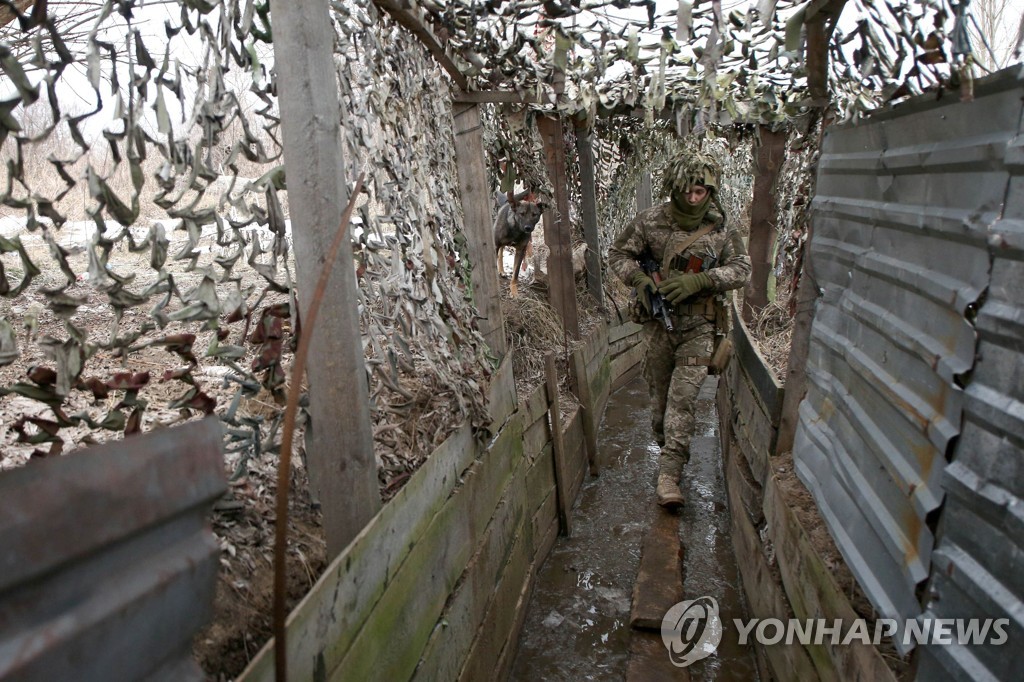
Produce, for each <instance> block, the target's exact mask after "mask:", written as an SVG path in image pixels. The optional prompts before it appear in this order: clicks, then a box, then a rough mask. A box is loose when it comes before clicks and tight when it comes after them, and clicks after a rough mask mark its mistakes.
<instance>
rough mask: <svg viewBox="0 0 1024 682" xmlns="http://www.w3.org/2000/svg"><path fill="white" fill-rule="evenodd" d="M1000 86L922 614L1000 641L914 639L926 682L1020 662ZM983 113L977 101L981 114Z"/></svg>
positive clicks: (1014, 171) (1021, 395) (1018, 447)
mask: <svg viewBox="0 0 1024 682" xmlns="http://www.w3.org/2000/svg"><path fill="white" fill-rule="evenodd" d="M1010 85H1011V86H1012V87H1011V88H1009V89H1008V90H1007V92H1006V93H1005V94H1004V95H1003V96H1002V97H1000V98H998V99H997V98H995V97H993V98H992V100H991V101H992V102H993V105H992V108H995V106H1000V107H1005V113H1004V115H1002V116H1000V118H999V120H1000V122H1005V124H1006V125H1009V126H1010V132H1011V133H1012V136H1011V139H1010V140H1009V143H1008V145H1007V146H1006V148H1005V156H1004V157H1003V158H1002V161H1003V164H1004V166H1005V170H1006V172H1007V173H1008V175H1009V177H1008V184H1006V185H1005V187H1006V190H1007V191H1006V207H1005V210H1004V211H1003V216H1002V219H1000V220H996V221H995V222H994V223H992V224H991V225H990V227H989V245H990V247H991V252H992V262H991V278H990V280H989V286H988V292H987V294H986V296H985V299H984V302H983V304H982V305H981V306H980V308H979V309H978V314H977V319H976V320H975V326H976V328H977V330H978V336H979V343H978V360H977V364H976V366H975V369H974V372H973V373H972V374H971V376H970V378H969V380H968V381H967V382H966V388H965V391H964V417H963V429H962V433H961V436H960V439H959V441H958V442H957V444H956V448H955V449H954V451H953V461H952V464H950V466H949V467H947V468H946V472H945V476H944V478H943V486H944V487H945V489H946V492H947V497H946V505H945V509H944V510H943V513H942V519H941V521H940V523H939V535H940V540H939V543H938V546H937V547H936V549H935V552H934V553H933V555H932V561H933V570H932V579H931V582H930V584H929V590H928V601H927V602H926V607H927V611H926V613H925V616H926V617H931V618H972V617H973V618H980V619H989V618H1007V619H1008V620H1009V623H1008V625H1007V626H1006V634H1007V635H1008V637H1009V640H1008V642H1007V643H1005V644H1003V645H1001V646H999V645H993V644H989V645H986V646H976V645H975V646H961V645H959V644H953V645H950V646H926V647H923V649H922V652H921V663H920V667H919V669H918V679H919V680H928V681H929V682H930V681H931V680H944V679H955V680H962V679H971V680H986V679H998V680H1013V679H1020V676H1021V670H1022V669H1024V648H1022V647H1021V644H1024V603H1022V596H1024V122H1022V121H1021V94H1022V93H1021V86H1020V82H1017V83H1011V84H1010ZM987 101H989V100H988V99H986V100H983V101H982V102H980V104H982V106H985V104H986V102H987ZM997 101H998V105H997V104H995V102H997ZM993 114H995V112H994V111H993V112H991V114H990V113H989V112H988V111H987V110H986V113H985V118H988V117H989V116H991V115H993ZM1014 116H1015V117H1016V118H1015V119H1014V118H1013V117H1014ZM1011 119H1013V120H1011Z"/></svg>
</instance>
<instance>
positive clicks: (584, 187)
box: [576, 122, 604, 307]
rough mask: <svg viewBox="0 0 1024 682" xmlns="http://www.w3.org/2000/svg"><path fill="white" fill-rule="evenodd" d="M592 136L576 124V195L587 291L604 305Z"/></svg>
mask: <svg viewBox="0 0 1024 682" xmlns="http://www.w3.org/2000/svg"><path fill="white" fill-rule="evenodd" d="M593 140H594V136H593V134H592V132H591V130H590V127H589V126H587V125H586V123H585V122H584V123H583V124H582V125H579V124H577V126H576V152H577V153H578V154H579V157H580V194H581V196H582V203H583V206H582V207H581V208H582V210H583V236H584V238H585V239H586V240H587V256H586V259H587V290H588V291H589V292H590V295H591V296H593V298H594V300H595V301H596V302H597V305H599V306H602V307H604V283H603V281H602V277H603V275H602V273H601V236H600V233H599V232H598V225H597V187H596V184H597V181H596V179H595V172H594V145H593Z"/></svg>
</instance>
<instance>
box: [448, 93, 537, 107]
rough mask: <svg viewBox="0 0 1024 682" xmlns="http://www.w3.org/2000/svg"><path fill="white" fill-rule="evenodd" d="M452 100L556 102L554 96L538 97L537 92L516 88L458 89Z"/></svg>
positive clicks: (485, 102)
mask: <svg viewBox="0 0 1024 682" xmlns="http://www.w3.org/2000/svg"><path fill="white" fill-rule="evenodd" d="M452 101H453V102H456V103H458V104H554V103H555V100H554V96H553V95H552V96H550V97H545V96H540V97H538V96H537V94H536V93H535V92H529V93H527V92H519V91H516V90H480V91H476V90H473V91H466V90H457V91H455V92H454V93H453V94H452Z"/></svg>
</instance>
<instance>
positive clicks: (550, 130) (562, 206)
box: [537, 116, 580, 338]
mask: <svg viewBox="0 0 1024 682" xmlns="http://www.w3.org/2000/svg"><path fill="white" fill-rule="evenodd" d="M537 126H538V128H539V129H540V135H541V139H542V140H543V142H544V156H545V158H546V161H547V167H548V176H549V177H550V178H551V185H552V187H553V188H554V192H555V196H554V206H551V207H549V208H548V209H547V210H546V211H544V243H545V244H547V246H548V250H549V254H548V298H549V300H550V301H551V306H552V307H553V308H554V309H555V311H556V312H557V313H558V314H559V315H560V316H561V318H562V325H563V327H564V328H565V331H566V332H567V333H568V334H569V335H570V336H572V337H573V338H579V336H580V322H579V312H578V311H577V306H576V281H575V279H574V277H573V273H572V238H571V234H570V227H571V226H570V225H569V186H568V183H567V179H566V169H565V141H564V139H563V137H562V121H561V120H560V119H557V118H551V117H549V116H540V117H538V118H537Z"/></svg>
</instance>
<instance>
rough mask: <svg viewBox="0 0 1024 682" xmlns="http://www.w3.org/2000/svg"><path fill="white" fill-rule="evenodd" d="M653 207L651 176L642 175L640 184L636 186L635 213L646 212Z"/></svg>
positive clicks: (648, 174) (647, 174)
mask: <svg viewBox="0 0 1024 682" xmlns="http://www.w3.org/2000/svg"><path fill="white" fill-rule="evenodd" d="M653 205H654V192H653V191H652V188H651V174H650V173H644V174H643V175H642V176H641V177H640V184H639V185H637V186H636V212H637V213H639V212H640V211H646V210H647V209H649V208H650V207H651V206H653Z"/></svg>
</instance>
